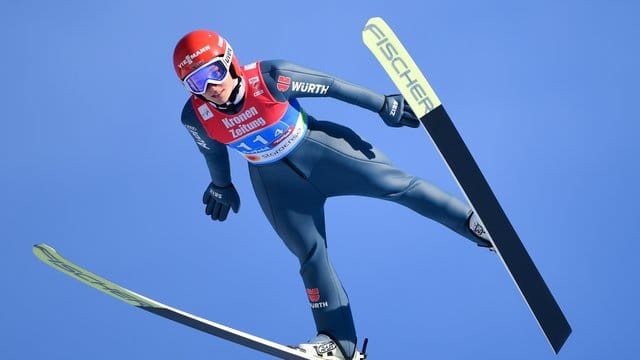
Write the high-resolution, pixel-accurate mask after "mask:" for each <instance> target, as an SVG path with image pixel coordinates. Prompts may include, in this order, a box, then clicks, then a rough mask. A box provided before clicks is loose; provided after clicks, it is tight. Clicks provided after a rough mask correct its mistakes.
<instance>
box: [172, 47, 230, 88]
mask: <svg viewBox="0 0 640 360" xmlns="http://www.w3.org/2000/svg"><path fill="white" fill-rule="evenodd" d="M232 55H233V50H231V46H229V45H228V44H227V48H226V50H225V52H224V55H223V56H218V57H216V58H214V59H213V60H211V61H209V62H208V63H206V64H204V65H202V66H200V67H199V68H198V69H196V71H194V72H192V73H191V74H189V75H188V76H187V77H186V78H184V80H182V83H183V84H184V86H185V87H186V88H187V90H189V91H191V92H192V93H194V94H200V95H202V94H204V93H205V91H207V85H208V84H221V83H222V82H223V81H224V79H226V78H227V76H228V75H229V67H230V66H231V58H232Z"/></svg>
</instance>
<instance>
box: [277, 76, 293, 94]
mask: <svg viewBox="0 0 640 360" xmlns="http://www.w3.org/2000/svg"><path fill="white" fill-rule="evenodd" d="M289 85H291V78H290V77H288V76H284V75H279V76H278V85H277V87H278V90H280V91H282V92H285V91H287V90H289Z"/></svg>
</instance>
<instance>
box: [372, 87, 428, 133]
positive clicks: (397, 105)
mask: <svg viewBox="0 0 640 360" xmlns="http://www.w3.org/2000/svg"><path fill="white" fill-rule="evenodd" d="M378 114H380V117H381V118H382V120H384V123H385V124H387V125H389V126H391V127H400V126H408V127H412V128H417V127H418V126H420V121H419V120H418V117H417V116H416V114H415V113H414V112H413V110H411V107H409V104H408V103H407V102H406V101H405V100H404V97H403V96H402V95H399V94H398V95H387V96H385V97H384V105H382V109H380V111H378Z"/></svg>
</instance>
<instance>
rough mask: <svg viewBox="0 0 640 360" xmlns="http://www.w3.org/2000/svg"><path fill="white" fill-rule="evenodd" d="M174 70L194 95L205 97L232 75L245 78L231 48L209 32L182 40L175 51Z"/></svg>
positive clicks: (197, 32) (198, 32)
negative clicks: (210, 86) (209, 86)
mask: <svg viewBox="0 0 640 360" xmlns="http://www.w3.org/2000/svg"><path fill="white" fill-rule="evenodd" d="M173 66H174V69H175V71H176V74H177V75H178V77H179V78H180V80H182V81H183V82H184V83H185V86H186V87H187V89H189V91H191V92H194V93H203V92H204V90H206V85H207V84H208V83H214V84H218V83H220V82H222V81H223V80H224V79H225V78H226V76H227V75H228V74H229V73H230V74H231V76H233V77H240V76H241V75H242V68H241V67H240V65H239V64H238V59H237V58H236V56H235V54H234V53H233V49H232V48H231V45H229V43H228V42H227V41H226V40H225V39H224V38H223V37H222V36H220V35H218V34H217V33H215V32H213V31H209V30H195V31H192V32H190V33H188V34H186V35H185V36H184V37H182V39H180V40H179V41H178V44H176V47H175V50H174V51H173Z"/></svg>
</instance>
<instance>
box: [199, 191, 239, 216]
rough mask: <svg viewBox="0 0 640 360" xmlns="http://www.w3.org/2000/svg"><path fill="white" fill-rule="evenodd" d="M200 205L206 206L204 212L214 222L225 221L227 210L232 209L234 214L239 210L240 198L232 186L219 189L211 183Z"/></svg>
mask: <svg viewBox="0 0 640 360" xmlns="http://www.w3.org/2000/svg"><path fill="white" fill-rule="evenodd" d="M202 203H204V204H205V205H207V207H206V208H205V210H204V212H205V213H206V214H207V215H209V216H211V220H214V221H215V220H219V221H225V220H226V219H227V215H229V209H233V212H235V213H236V214H237V213H238V210H240V196H239V195H238V192H237V191H236V188H235V187H234V186H233V184H229V185H227V186H225V187H219V186H216V185H214V184H213V182H212V183H211V184H209V186H208V187H207V190H205V192H204V195H203V196H202Z"/></svg>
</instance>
